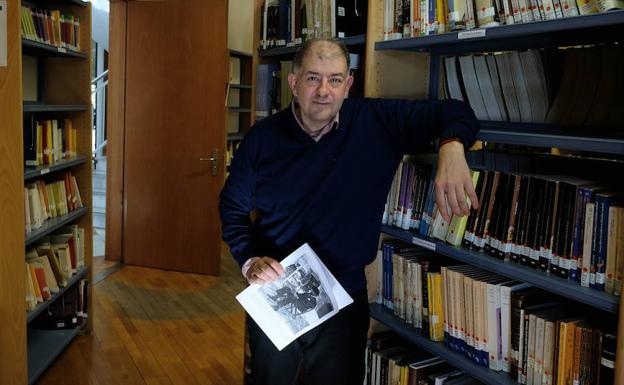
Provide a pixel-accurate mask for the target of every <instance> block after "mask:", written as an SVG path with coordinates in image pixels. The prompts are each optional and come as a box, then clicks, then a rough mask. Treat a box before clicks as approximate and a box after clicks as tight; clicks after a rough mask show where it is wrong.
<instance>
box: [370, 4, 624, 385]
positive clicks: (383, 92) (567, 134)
mask: <svg viewBox="0 0 624 385" xmlns="http://www.w3.org/2000/svg"><path fill="white" fill-rule="evenodd" d="M383 20H384V0H375V1H373V2H369V14H368V32H367V43H366V55H367V62H366V68H365V73H366V83H365V95H366V96H368V97H406V98H415V99H434V100H435V99H438V98H439V95H440V94H441V91H442V89H443V79H444V78H443V76H444V75H443V71H442V69H443V68H442V67H443V66H442V57H443V56H444V55H459V54H468V53H473V52H493V51H499V50H501V51H504V50H520V49H528V48H546V49H555V48H556V47H558V46H568V45H581V44H596V43H598V44H600V43H612V42H617V41H618V39H620V38H621V36H623V34H622V33H623V32H624V11H610V12H606V13H598V14H592V15H584V16H577V17H571V18H564V19H555V20H548V21H540V22H531V23H526V24H514V25H502V26H497V27H491V28H485V29H479V28H478V29H475V30H469V31H464V32H450V33H445V34H441V35H430V36H423V37H417V38H405V39H399V40H388V41H383V27H384V26H383ZM620 43H621V41H620ZM397 74H400V75H397ZM579 97H580V96H579ZM481 125H482V130H481V132H480V134H479V139H480V140H483V141H487V142H493V143H496V144H497V145H499V144H502V145H520V146H531V147H541V148H546V149H549V148H551V147H556V148H559V149H562V150H564V151H566V150H572V151H582V152H592V153H594V154H592V155H591V158H587V159H583V158H582V157H579V156H578V155H576V156H573V157H574V158H575V159H574V162H576V163H577V164H580V165H581V167H579V169H578V170H577V169H572V170H576V171H577V172H579V173H580V172H582V173H585V174H587V173H591V172H594V173H596V174H597V175H600V176H601V177H602V178H604V177H605V176H606V175H608V174H607V172H605V171H604V170H601V169H600V166H598V168H596V166H597V165H600V164H601V163H600V160H598V159H599V158H603V155H604V158H607V159H609V160H604V159H602V160H604V163H603V164H608V167H613V169H615V170H618V172H619V173H621V172H622V170H623V165H622V163H621V155H622V154H624V153H623V151H624V141H623V139H624V138H623V137H622V136H621V134H619V133H617V132H615V131H613V130H611V131H608V130H602V131H600V130H592V128H593V127H569V126H559V125H555V124H539V123H513V122H496V121H482V122H481ZM487 155H488V154H484V155H483V158H488V156H487ZM613 156H615V159H613ZM520 158H522V159H520ZM530 158H531V155H530V154H526V153H524V154H523V156H521V157H519V158H518V159H515V160H514V161H511V162H512V163H514V164H513V166H514V167H516V166H518V167H520V168H521V166H522V165H523V164H532V165H535V164H536V163H537V161H536V160H535V159H530ZM489 160H490V161H489V162H486V163H487V164H486V165H487V166H488V167H494V168H491V169H497V170H498V169H500V168H501V167H497V166H492V165H493V164H495V163H496V161H497V160H500V161H501V162H503V163H505V162H509V159H505V157H504V156H503V157H500V158H499V157H497V156H496V154H493V155H492V156H491V157H490V159H489ZM540 160H541V161H550V159H540ZM568 161H569V162H570V164H572V163H573V161H572V160H570V159H555V158H553V159H552V162H551V164H546V166H545V167H546V168H548V169H550V170H553V169H555V167H557V166H559V167H561V166H562V165H564V164H566V162H568ZM596 162H598V163H596ZM469 163H470V159H469ZM583 163H584V164H583ZM506 166H509V164H506ZM592 167H594V168H593V169H592ZM502 168H503V169H505V168H508V167H502ZM505 171H509V170H505ZM562 171H563V170H562ZM515 172H517V171H515ZM568 172H569V169H568ZM611 175H613V174H611ZM381 233H382V236H383V237H385V238H388V237H390V238H395V239H400V240H403V241H405V242H408V243H411V244H416V245H419V246H422V247H424V248H427V249H429V250H433V251H435V252H436V253H438V254H441V255H445V256H448V257H451V258H453V259H455V260H457V261H461V262H463V263H467V264H471V265H474V266H477V267H480V268H482V269H484V270H488V271H490V272H494V273H497V274H500V275H503V276H507V277H512V278H515V279H518V280H521V281H524V282H527V283H530V284H532V285H534V286H536V287H539V288H542V289H544V290H547V291H549V292H552V293H556V294H558V295H561V296H564V297H567V298H569V299H572V300H574V301H576V302H579V303H582V304H585V305H588V306H590V307H593V308H594V309H599V310H601V311H604V312H608V313H614V314H618V313H619V321H618V328H619V330H618V339H617V353H616V360H617V361H616V375H615V378H616V380H615V384H617V385H621V384H624V357H623V356H624V335H623V334H622V333H623V332H624V316H623V315H622V311H623V310H622V309H624V301H620V297H617V296H613V295H610V294H607V293H603V292H598V291H596V290H593V289H587V288H584V287H581V286H579V285H577V284H576V283H571V282H570V281H568V280H564V279H560V278H559V277H553V276H552V275H551V274H547V273H544V272H541V271H536V270H534V269H531V268H528V267H525V266H522V265H519V264H515V263H512V262H504V261H503V260H499V259H496V258H494V257H491V256H489V255H486V254H484V253H481V252H475V251H471V250H466V249H462V248H458V247H454V246H451V245H449V244H447V243H445V242H441V241H438V240H434V239H431V238H427V237H423V236H421V235H417V234H414V233H413V232H409V231H405V230H401V229H398V228H394V227H389V226H382V227H381ZM371 316H372V318H374V319H376V320H377V321H379V322H381V323H382V324H384V325H386V326H387V327H389V328H390V329H392V330H394V331H396V332H397V333H398V334H400V335H402V336H403V337H405V338H407V339H409V340H410V341H411V342H413V343H415V344H416V345H418V346H420V347H423V348H424V349H426V350H429V351H431V352H433V353H434V354H437V355H439V356H441V357H443V358H445V359H446V360H448V361H449V362H450V363H452V364H453V365H455V366H457V367H458V368H461V369H463V370H465V371H466V372H467V373H468V374H469V375H471V376H473V377H474V378H476V379H478V380H479V381H482V382H483V383H486V384H510V383H512V382H513V383H516V382H515V381H513V380H512V379H511V378H510V377H508V376H507V375H505V374H502V375H501V373H500V372H495V371H491V370H488V369H485V368H482V367H477V366H475V365H473V364H472V363H471V362H469V361H467V360H466V359H465V357H463V356H462V355H458V354H457V353H455V352H453V351H451V350H450V349H447V348H446V346H445V345H444V344H442V343H436V342H432V341H430V340H429V339H427V338H425V337H423V336H421V335H420V334H418V331H417V330H416V329H414V328H412V327H410V326H408V325H406V324H405V323H404V321H403V320H402V319H400V318H398V317H396V316H394V314H392V311H389V310H387V309H386V308H384V307H383V306H381V305H377V304H371ZM618 373H619V374H618Z"/></svg>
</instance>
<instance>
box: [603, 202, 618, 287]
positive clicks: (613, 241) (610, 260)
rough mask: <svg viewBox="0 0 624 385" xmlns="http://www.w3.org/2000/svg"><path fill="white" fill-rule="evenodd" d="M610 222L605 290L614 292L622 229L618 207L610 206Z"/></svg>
mask: <svg viewBox="0 0 624 385" xmlns="http://www.w3.org/2000/svg"><path fill="white" fill-rule="evenodd" d="M608 218H609V224H608V227H607V234H608V236H607V268H606V276H607V279H606V282H605V291H606V292H607V293H610V294H614V288H615V269H616V267H615V265H616V261H617V237H618V233H619V232H621V231H622V229H621V228H620V224H619V221H618V207H617V206H611V207H609V216H608Z"/></svg>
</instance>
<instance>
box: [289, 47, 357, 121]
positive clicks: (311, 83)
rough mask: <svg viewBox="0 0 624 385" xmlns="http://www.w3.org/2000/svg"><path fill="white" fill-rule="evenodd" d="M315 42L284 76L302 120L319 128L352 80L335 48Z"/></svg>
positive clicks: (340, 99) (341, 99)
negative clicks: (293, 69)
mask: <svg viewBox="0 0 624 385" xmlns="http://www.w3.org/2000/svg"><path fill="white" fill-rule="evenodd" d="M319 45H321V44H317V45H316V46H314V47H312V50H311V52H310V53H308V54H307V55H306V57H305V58H304V60H303V63H302V66H301V68H299V69H298V71H297V73H296V74H290V75H288V83H289V84H290V89H291V90H292V92H293V95H294V96H295V97H297V101H298V102H299V107H300V109H301V116H302V118H303V123H304V124H305V125H309V126H311V127H310V128H320V127H319V126H321V125H325V124H327V123H328V122H329V120H330V119H331V118H333V117H334V116H335V115H336V113H337V112H338V110H339V109H340V107H341V106H342V102H343V101H344V99H345V97H347V95H348V93H349V88H351V84H352V83H353V78H352V77H351V76H348V68H347V62H346V60H345V58H344V57H343V56H342V55H340V54H339V51H338V49H337V48H336V47H333V46H329V47H328V46H327V45H324V46H322V47H319Z"/></svg>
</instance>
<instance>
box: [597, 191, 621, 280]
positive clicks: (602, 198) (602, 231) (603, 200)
mask: <svg viewBox="0 0 624 385" xmlns="http://www.w3.org/2000/svg"><path fill="white" fill-rule="evenodd" d="M622 201H624V193H620V192H603V193H597V194H596V215H595V217H594V228H595V238H594V239H595V253H592V269H594V266H595V271H596V283H595V289H596V290H599V291H604V290H605V281H606V274H605V273H606V267H607V243H608V240H609V207H611V205H612V204H614V203H618V202H622ZM593 248H594V247H592V249H593ZM594 262H595V264H594Z"/></svg>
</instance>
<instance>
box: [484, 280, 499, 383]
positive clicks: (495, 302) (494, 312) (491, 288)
mask: <svg viewBox="0 0 624 385" xmlns="http://www.w3.org/2000/svg"><path fill="white" fill-rule="evenodd" d="M500 288H501V282H499V283H488V284H487V320H488V321H487V325H488V329H487V333H488V346H487V350H488V354H489V363H490V365H489V366H490V369H492V370H496V371H499V370H501V369H502V368H501V361H502V352H501V349H500V346H501V344H500V340H501V338H500V336H501V318H500V315H501V295H500Z"/></svg>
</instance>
